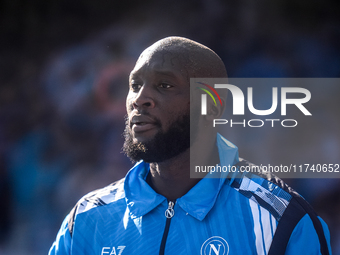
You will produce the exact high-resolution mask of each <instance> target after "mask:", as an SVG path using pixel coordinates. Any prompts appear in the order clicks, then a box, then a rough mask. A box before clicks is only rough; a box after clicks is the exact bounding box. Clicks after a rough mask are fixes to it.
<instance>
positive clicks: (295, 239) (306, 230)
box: [285, 214, 332, 255]
mask: <svg viewBox="0 0 340 255" xmlns="http://www.w3.org/2000/svg"><path fill="white" fill-rule="evenodd" d="M318 218H319V220H320V222H321V225H322V228H323V233H324V236H325V238H326V242H327V246H328V251H329V254H332V252H331V247H330V234H329V230H328V227H327V225H326V223H325V222H324V221H323V220H322V219H321V218H320V217H318ZM300 254H308V255H314V254H315V255H319V254H322V253H321V245H320V241H319V237H318V234H317V232H316V231H315V228H314V225H313V222H312V220H311V218H310V217H309V215H308V214H306V215H305V216H304V217H303V218H302V219H301V220H300V221H299V223H298V224H297V225H296V227H295V228H294V230H293V232H292V235H291V236H290V239H289V242H288V245H287V248H286V253H285V255H300Z"/></svg>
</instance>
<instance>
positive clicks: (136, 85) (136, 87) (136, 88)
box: [130, 83, 142, 91]
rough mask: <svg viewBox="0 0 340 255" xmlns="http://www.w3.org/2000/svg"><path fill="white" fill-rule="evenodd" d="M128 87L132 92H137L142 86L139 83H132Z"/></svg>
mask: <svg viewBox="0 0 340 255" xmlns="http://www.w3.org/2000/svg"><path fill="white" fill-rule="evenodd" d="M130 87H131V89H132V90H133V91H138V90H140V89H141V87H142V85H141V84H139V83H132V84H131V85H130Z"/></svg>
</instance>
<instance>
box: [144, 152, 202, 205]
mask: <svg viewBox="0 0 340 255" xmlns="http://www.w3.org/2000/svg"><path fill="white" fill-rule="evenodd" d="M199 180H200V179H193V178H190V149H187V150H186V151H185V152H183V153H181V154H180V155H178V156H176V157H173V158H171V159H169V160H166V161H163V162H159V163H151V164H150V174H149V176H148V183H149V185H150V186H151V187H152V188H153V189H154V190H155V191H156V192H157V193H159V194H161V195H163V196H165V197H166V198H167V199H168V200H170V201H175V200H176V199H177V198H179V197H182V196H183V195H185V194H186V193H187V192H188V191H189V190H190V189H191V188H192V187H193V186H195V185H196V183H197V182H198V181H199Z"/></svg>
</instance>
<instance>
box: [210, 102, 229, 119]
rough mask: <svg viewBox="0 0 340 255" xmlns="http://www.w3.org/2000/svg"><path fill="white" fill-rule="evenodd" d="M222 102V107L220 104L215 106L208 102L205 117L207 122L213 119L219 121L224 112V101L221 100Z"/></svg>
mask: <svg viewBox="0 0 340 255" xmlns="http://www.w3.org/2000/svg"><path fill="white" fill-rule="evenodd" d="M221 101H222V105H221V103H220V102H217V104H216V105H215V103H214V102H213V101H212V100H208V105H207V106H208V107H207V108H208V109H207V115H206V119H207V120H208V121H212V120H214V119H219V118H220V117H221V116H222V115H223V113H224V110H225V99H224V98H221Z"/></svg>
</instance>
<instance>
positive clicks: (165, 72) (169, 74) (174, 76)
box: [129, 69, 180, 80]
mask: <svg viewBox="0 0 340 255" xmlns="http://www.w3.org/2000/svg"><path fill="white" fill-rule="evenodd" d="M153 71H154V72H155V73H156V74H158V75H165V76H169V77H172V78H175V79H179V78H180V77H178V75H176V74H175V73H174V72H172V71H165V70H157V69H153ZM138 73H139V71H137V72H131V73H130V76H129V79H130V80H131V79H133V78H134V76H139V74H138ZM136 78H137V77H136Z"/></svg>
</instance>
